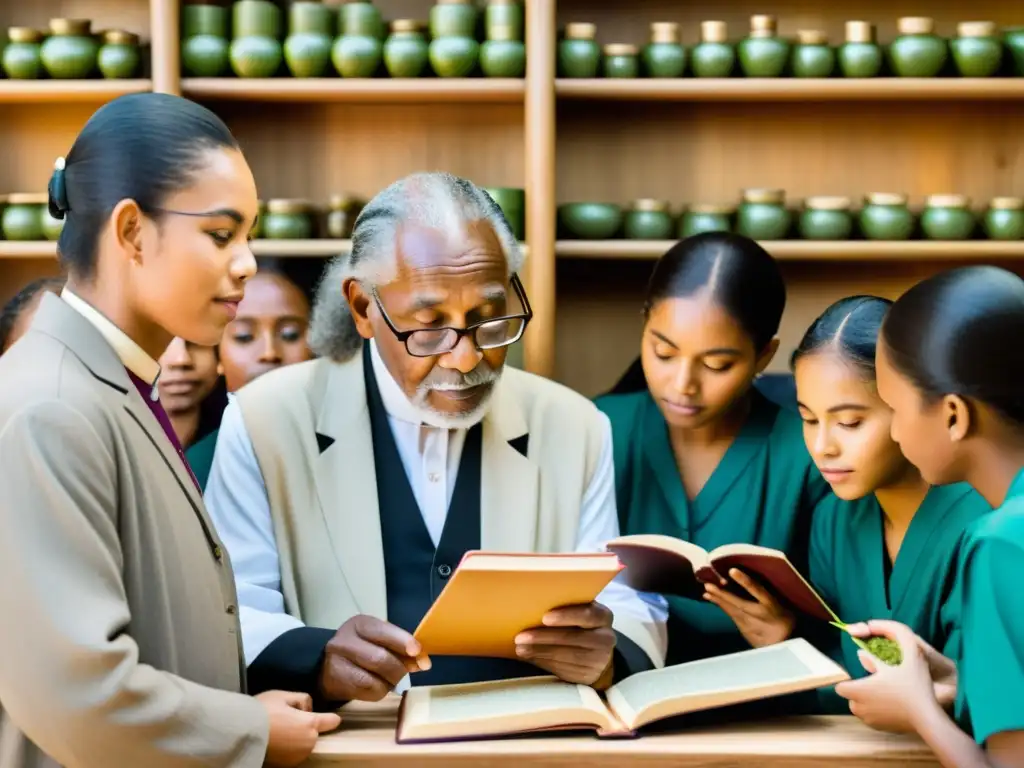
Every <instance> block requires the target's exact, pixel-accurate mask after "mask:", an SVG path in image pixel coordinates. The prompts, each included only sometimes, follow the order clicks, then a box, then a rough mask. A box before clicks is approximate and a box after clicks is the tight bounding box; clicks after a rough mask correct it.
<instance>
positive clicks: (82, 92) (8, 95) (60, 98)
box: [0, 80, 153, 104]
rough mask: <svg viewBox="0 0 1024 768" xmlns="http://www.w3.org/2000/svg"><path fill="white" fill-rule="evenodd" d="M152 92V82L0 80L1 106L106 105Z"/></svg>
mask: <svg viewBox="0 0 1024 768" xmlns="http://www.w3.org/2000/svg"><path fill="white" fill-rule="evenodd" d="M151 90H153V81H152V80H0V104H61V103H64V104H67V103H75V102H77V103H83V102H86V103H90V102H91V103H96V104H103V103H105V102H108V101H111V100H112V99H116V98H117V97H118V96H124V95H125V94H128V93H144V92H146V91H151Z"/></svg>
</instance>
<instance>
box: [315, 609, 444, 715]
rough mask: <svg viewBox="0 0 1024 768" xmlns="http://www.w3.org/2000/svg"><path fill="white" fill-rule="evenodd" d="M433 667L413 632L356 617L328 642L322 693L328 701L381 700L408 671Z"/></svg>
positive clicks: (372, 618) (371, 618)
mask: <svg viewBox="0 0 1024 768" xmlns="http://www.w3.org/2000/svg"><path fill="white" fill-rule="evenodd" d="M427 669H430V659H429V658H428V657H427V656H426V654H424V653H423V649H422V647H421V646H420V644H419V641H418V640H416V638H414V637H413V636H412V635H410V634H409V633H408V632H406V631H405V630H404V629H402V628H400V627H396V626H395V625H394V624H389V623H388V622H386V621H382V620H381V619H377V618H374V617H373V616H364V615H360V616H353V617H352V618H351V619H349V620H348V621H346V622H345V623H344V624H342V625H341V628H340V629H339V630H338V631H337V632H336V633H335V634H334V637H332V638H331V640H330V642H329V643H327V647H326V648H325V653H324V662H323V667H322V669H321V672H320V693H321V695H322V696H323V697H324V698H326V699H328V700H329V701H353V700H358V701H380V699H382V698H384V696H386V695H387V693H388V692H389V691H391V690H392V689H393V688H394V687H395V686H396V685H398V683H399V682H401V680H402V678H403V677H405V676H406V674H408V673H410V672H419V671H421V670H427Z"/></svg>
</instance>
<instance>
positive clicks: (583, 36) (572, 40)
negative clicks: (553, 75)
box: [558, 22, 601, 78]
mask: <svg viewBox="0 0 1024 768" xmlns="http://www.w3.org/2000/svg"><path fill="white" fill-rule="evenodd" d="M596 35H597V27H596V26H594V25H593V24H589V23H586V22H577V23H573V24H568V25H567V26H566V28H565V36H564V37H563V38H562V39H561V40H560V41H559V42H558V75H559V77H585V78H588V77H597V73H598V70H599V69H600V67H601V48H600V46H598V44H597V41H596V40H595V39H594V38H595V36H596Z"/></svg>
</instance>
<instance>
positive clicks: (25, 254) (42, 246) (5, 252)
mask: <svg viewBox="0 0 1024 768" xmlns="http://www.w3.org/2000/svg"><path fill="white" fill-rule="evenodd" d="M56 258H57V244H56V243H53V242H50V241H48V240H46V241H41V242H36V241H31V242H28V241H21V240H0V259H56Z"/></svg>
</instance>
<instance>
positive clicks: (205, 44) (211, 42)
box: [181, 35, 231, 77]
mask: <svg viewBox="0 0 1024 768" xmlns="http://www.w3.org/2000/svg"><path fill="white" fill-rule="evenodd" d="M230 63H231V62H230V57H229V43H228V41H227V39H226V38H223V37H218V36H217V35H195V36H194V37H189V38H187V39H185V40H182V42H181V65H182V67H183V68H184V70H185V73H186V74H187V75H190V76H192V77H220V76H222V75H223V74H224V73H225V72H227V70H228V67H229V66H230Z"/></svg>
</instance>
